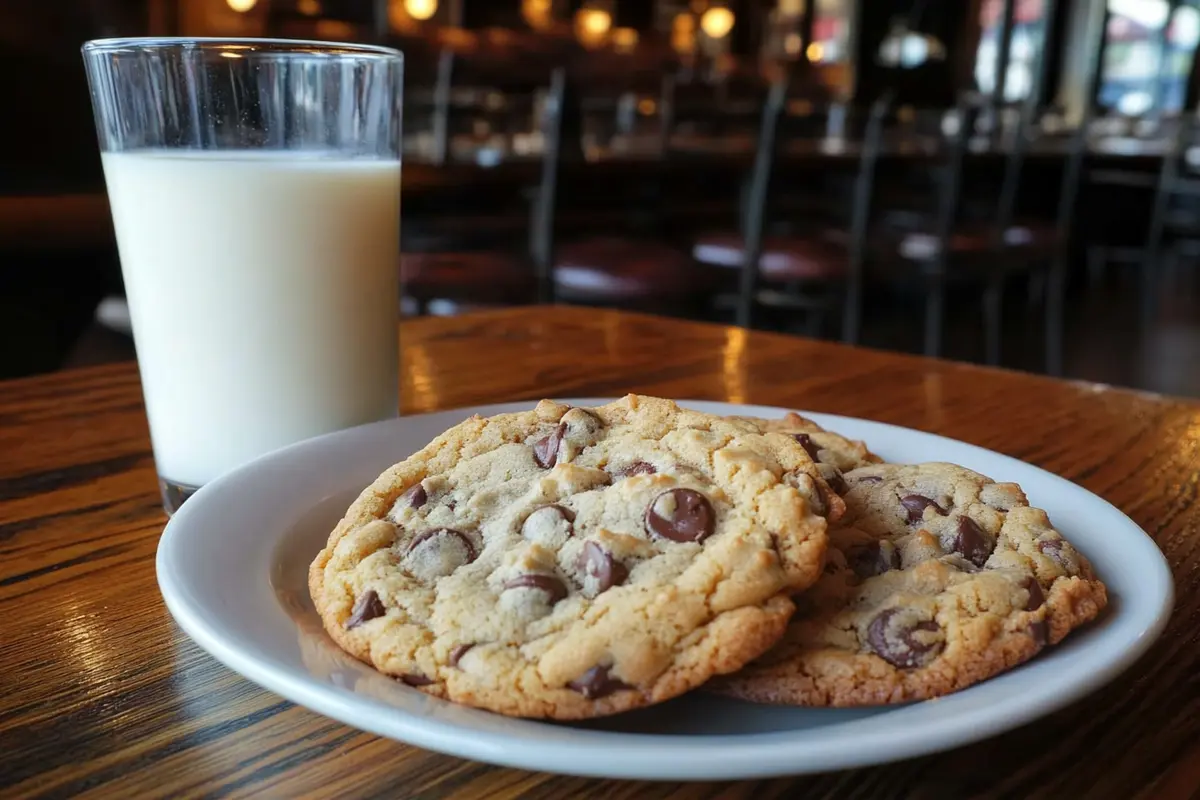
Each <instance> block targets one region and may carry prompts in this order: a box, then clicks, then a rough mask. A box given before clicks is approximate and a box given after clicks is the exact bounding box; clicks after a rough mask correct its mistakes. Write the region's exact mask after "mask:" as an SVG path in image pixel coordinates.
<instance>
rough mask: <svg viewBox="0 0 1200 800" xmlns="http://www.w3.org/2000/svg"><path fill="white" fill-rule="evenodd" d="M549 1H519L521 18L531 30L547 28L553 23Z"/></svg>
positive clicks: (551, 4)
mask: <svg viewBox="0 0 1200 800" xmlns="http://www.w3.org/2000/svg"><path fill="white" fill-rule="evenodd" d="M552 6H553V3H552V2H551V0H521V16H523V17H525V21H526V22H528V23H529V26H530V27H531V28H538V29H541V28H548V27H550V25H551V24H552V23H553V22H554V18H553V15H552V13H551V12H552V11H553V10H554V9H553V7H552Z"/></svg>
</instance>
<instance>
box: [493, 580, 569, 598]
mask: <svg viewBox="0 0 1200 800" xmlns="http://www.w3.org/2000/svg"><path fill="white" fill-rule="evenodd" d="M504 588H505V589H540V590H541V591H543V592H545V593H546V595H547V596H548V598H549V603H550V605H554V604H555V603H557V602H558V601H559V600H562V599H563V598H564V597H566V596H567V585H566V584H565V583H563V582H562V581H560V580H559V579H558V578H556V577H554V576H553V575H539V574H537V573H529V574H527V575H518V576H517V577H515V578H511V579H509V580H508V581H506V582H505V584H504Z"/></svg>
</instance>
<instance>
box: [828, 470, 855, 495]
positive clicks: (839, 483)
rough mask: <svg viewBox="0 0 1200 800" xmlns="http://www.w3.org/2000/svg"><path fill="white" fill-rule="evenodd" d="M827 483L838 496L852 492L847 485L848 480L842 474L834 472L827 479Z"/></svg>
mask: <svg viewBox="0 0 1200 800" xmlns="http://www.w3.org/2000/svg"><path fill="white" fill-rule="evenodd" d="M825 482H826V483H828V484H829V488H830V489H833V490H834V491H835V492H837V493H838V494H845V493H846V492H847V491H849V490H850V487H849V486H847V485H846V479H845V478H843V477H842V473H840V472H834V473H831V474H830V475H828V476H827V477H826V478H825Z"/></svg>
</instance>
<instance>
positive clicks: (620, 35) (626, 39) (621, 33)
mask: <svg viewBox="0 0 1200 800" xmlns="http://www.w3.org/2000/svg"><path fill="white" fill-rule="evenodd" d="M612 43H613V47H615V48H616V49H617V50H622V51H628V50H632V49H633V48H635V47H637V43H638V32H637V31H636V30H634V29H633V28H614V29H613V32H612Z"/></svg>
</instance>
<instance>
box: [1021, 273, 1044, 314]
mask: <svg viewBox="0 0 1200 800" xmlns="http://www.w3.org/2000/svg"><path fill="white" fill-rule="evenodd" d="M1045 299H1046V276H1045V275H1044V274H1043V273H1041V272H1034V273H1033V274H1031V275H1030V276H1029V294H1028V296H1027V297H1026V301H1025V302H1026V303H1027V304H1028V305H1027V307H1028V308H1036V307H1037V306H1040V305H1041V304H1042V301H1043V300H1045Z"/></svg>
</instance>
